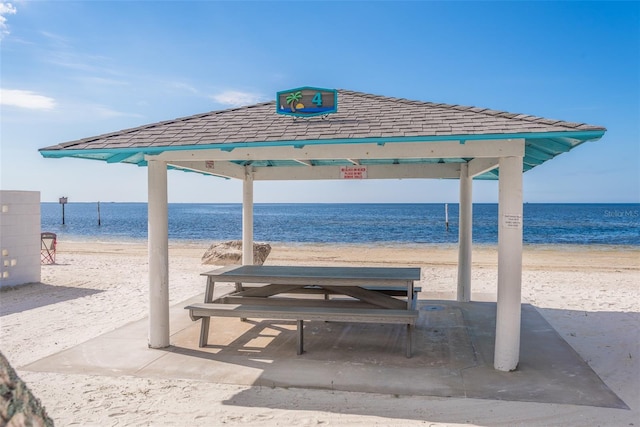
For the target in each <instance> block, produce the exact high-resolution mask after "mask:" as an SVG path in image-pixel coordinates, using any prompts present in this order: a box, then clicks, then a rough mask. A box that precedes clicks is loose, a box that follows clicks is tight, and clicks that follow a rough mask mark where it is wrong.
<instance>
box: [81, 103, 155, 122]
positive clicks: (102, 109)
mask: <svg viewBox="0 0 640 427" xmlns="http://www.w3.org/2000/svg"><path fill="white" fill-rule="evenodd" d="M82 109H83V110H85V111H87V112H89V113H90V115H92V116H94V117H98V118H102V119H112V118H114V117H142V115H140V114H136V113H125V112H123V111H117V110H114V109H111V108H109V107H106V106H104V105H99V104H93V105H85V106H83V107H82Z"/></svg>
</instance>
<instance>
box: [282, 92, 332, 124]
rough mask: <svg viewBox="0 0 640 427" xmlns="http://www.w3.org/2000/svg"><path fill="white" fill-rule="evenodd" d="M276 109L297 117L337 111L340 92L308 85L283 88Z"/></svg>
mask: <svg viewBox="0 0 640 427" xmlns="http://www.w3.org/2000/svg"><path fill="white" fill-rule="evenodd" d="M276 111H277V113H279V114H287V115H290V116H297V117H311V116H320V115H326V114H330V113H335V112H336V111H338V92H337V91H336V90H334V89H322V88H317V87H308V86H305V87H300V88H296V89H290V90H283V91H280V92H278V94H277V97H276Z"/></svg>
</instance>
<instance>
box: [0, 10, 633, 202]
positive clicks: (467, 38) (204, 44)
mask: <svg viewBox="0 0 640 427" xmlns="http://www.w3.org/2000/svg"><path fill="white" fill-rule="evenodd" d="M0 16H1V18H0V33H1V37H2V40H1V42H0V49H1V56H0V59H1V61H2V62H1V75H0V86H1V88H2V94H1V97H0V100H1V104H2V105H1V111H0V112H1V123H0V124H1V130H0V138H1V139H0V166H1V172H0V188H2V189H4V190H36V191H40V192H41V199H42V200H43V201H57V199H58V197H61V196H68V197H69V201H70V202H74V201H77V202H79V201H146V198H147V180H146V168H140V167H136V166H131V165H121V164H109V165H107V164H105V163H103V162H98V161H95V162H94V161H89V160H79V159H44V158H42V157H41V156H40V154H39V153H38V151H37V150H38V149H39V148H42V147H45V146H49V145H53V144H57V143H60V142H65V141H70V140H74V139H79V138H84V137H89V136H94V135H98V134H101V133H105V132H111V131H116V130H120V129H125V128H129V127H134V126H139V125H143V124H147V123H153V122H157V121H162V120H168V119H173V118H177V117H183V116H189V115H192V114H197V113H203V112H207V111H213V110H219V109H225V108H229V107H231V106H235V105H237V103H238V101H240V103H241V104H243V105H248V104H252V103H256V102H261V101H268V100H271V99H274V98H275V94H276V92H278V91H280V90H285V89H288V88H294V87H299V86H316V87H326V88H340V89H349V90H356V91H361V92H367V93H373V94H378V95H385V96H391V97H402V98H409V99H414V100H421V101H432V102H445V103H450V104H461V105H472V106H480V107H488V108H493V109H496V110H504V111H509V112H514V113H526V114H532V115H538V116H542V117H547V118H554V119H562V120H567V121H572V122H585V123H589V124H594V125H601V126H605V127H606V128H607V129H608V131H607V133H606V134H605V136H604V137H603V138H602V139H601V140H600V141H597V142H589V143H586V144H583V145H581V146H580V147H578V148H576V149H575V150H573V151H571V152H570V153H567V154H563V155H561V156H559V157H558V158H556V159H553V160H552V161H550V162H547V163H545V164H543V165H541V166H539V167H537V168H535V169H534V170H532V171H529V172H527V173H526V174H525V175H524V200H525V201H527V202H638V201H640V65H639V64H640V3H638V2H622V3H616V2H602V3H600V2H531V3H529V2H418V1H413V2H357V1H354V2H312V1H306V2H267V1H263V2H240V1H236V2H206V1H201V2H151V1H137V2H122V1H108V2H94V1H84V2H71V1H63V2H59V1H50V2H39V1H38V2H25V1H14V2H12V3H7V2H0ZM241 193H242V192H241V183H239V182H236V181H235V180H233V181H232V180H222V179H217V178H211V177H205V176H200V175H197V174H189V173H181V172H177V171H171V172H170V174H169V201H170V202H239V201H241V197H242V196H241ZM497 197H498V193H497V183H496V182H476V183H475V184H474V201H475V202H495V201H497ZM255 199H256V202H427V203H428V202H457V201H458V182H457V181H444V180H430V181H429V180H402V181H396V180H393V181H357V182H351V181H349V182H344V181H324V182H275V183H267V182H257V183H256V185H255Z"/></svg>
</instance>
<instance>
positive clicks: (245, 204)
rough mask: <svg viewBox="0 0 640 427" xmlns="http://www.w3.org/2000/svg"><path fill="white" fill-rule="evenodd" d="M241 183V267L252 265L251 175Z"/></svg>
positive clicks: (247, 175) (248, 174) (250, 173)
mask: <svg viewBox="0 0 640 427" xmlns="http://www.w3.org/2000/svg"><path fill="white" fill-rule="evenodd" d="M249 167H250V166H248V167H247V171H246V174H245V178H244V181H243V182H242V265H253V173H252V172H251V171H250V170H249Z"/></svg>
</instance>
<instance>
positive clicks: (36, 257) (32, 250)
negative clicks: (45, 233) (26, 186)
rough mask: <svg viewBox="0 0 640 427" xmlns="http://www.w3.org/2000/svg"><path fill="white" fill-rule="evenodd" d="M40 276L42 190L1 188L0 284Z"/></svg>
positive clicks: (4, 285) (27, 281) (14, 283)
mask: <svg viewBox="0 0 640 427" xmlns="http://www.w3.org/2000/svg"><path fill="white" fill-rule="evenodd" d="M40 278H41V275H40V192H39V191H7V190H0V288H2V287H6V286H17V285H23V284H25V283H34V282H39V281H40Z"/></svg>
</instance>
